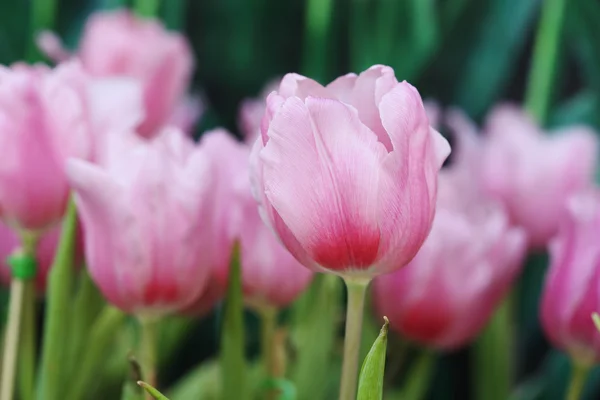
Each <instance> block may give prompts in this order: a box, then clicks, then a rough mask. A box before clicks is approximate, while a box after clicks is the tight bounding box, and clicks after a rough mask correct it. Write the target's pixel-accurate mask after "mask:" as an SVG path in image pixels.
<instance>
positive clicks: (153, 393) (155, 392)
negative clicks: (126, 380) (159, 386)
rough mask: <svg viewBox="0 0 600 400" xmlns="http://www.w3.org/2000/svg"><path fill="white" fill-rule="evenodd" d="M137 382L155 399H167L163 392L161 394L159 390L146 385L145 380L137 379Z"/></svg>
mask: <svg viewBox="0 0 600 400" xmlns="http://www.w3.org/2000/svg"><path fill="white" fill-rule="evenodd" d="M137 384H138V385H140V386H141V387H143V388H144V390H145V391H146V392H148V393H149V394H150V396H152V397H154V398H155V399H156V400H169V399H168V398H167V397H166V396H165V395H164V394H162V393H161V392H159V391H158V390H156V389H155V388H153V387H152V386H150V385H148V384H147V383H146V382H143V381H138V383H137Z"/></svg>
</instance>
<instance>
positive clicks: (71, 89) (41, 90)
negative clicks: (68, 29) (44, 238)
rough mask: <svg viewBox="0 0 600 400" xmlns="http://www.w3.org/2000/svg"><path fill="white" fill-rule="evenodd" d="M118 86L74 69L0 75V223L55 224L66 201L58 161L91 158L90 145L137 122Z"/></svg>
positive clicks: (0, 70) (16, 69)
mask: <svg viewBox="0 0 600 400" xmlns="http://www.w3.org/2000/svg"><path fill="white" fill-rule="evenodd" d="M123 85H124V86H119V83H118V82H113V81H111V82H102V83H101V82H95V81H93V80H91V79H90V78H89V77H88V76H87V75H86V74H85V73H84V71H83V70H82V68H81V67H80V65H79V63H77V62H69V63H65V64H63V65H60V66H58V67H57V68H55V69H54V70H51V69H49V68H47V67H44V66H41V65H38V66H26V65H22V64H17V65H15V66H13V67H11V68H5V67H0V148H2V151H3V157H2V161H1V162H0V216H1V218H2V220H4V222H5V223H7V224H8V225H9V226H10V227H11V228H14V229H19V230H30V231H42V230H45V229H47V228H50V227H51V226H53V225H54V224H56V223H58V222H59V221H60V219H61V218H62V216H63V213H64V212H65V208H66V205H67V199H68V195H69V187H68V183H67V178H66V175H65V172H64V163H65V160H66V159H67V158H70V157H76V158H83V159H91V158H93V157H94V151H95V148H94V146H95V141H96V137H98V136H102V135H103V134H104V131H105V130H110V129H113V128H117V127H121V128H122V127H126V126H128V125H132V124H135V123H137V121H139V119H138V118H137V117H138V116H139V114H136V104H132V105H131V107H129V106H128V105H127V104H125V103H126V102H127V101H128V100H129V99H130V97H131V96H130V93H129V92H128V93H127V94H126V95H123V91H122V90H121V89H123V90H125V91H130V89H131V88H130V87H129V86H127V84H125V83H123ZM104 86H106V87H108V88H110V89H111V92H110V93H108V92H105V91H104V89H102V87H104ZM121 95H123V98H121ZM108 102H110V103H111V104H112V105H107V103H108ZM138 106H139V104H138ZM115 107H119V108H118V109H116V108H115Z"/></svg>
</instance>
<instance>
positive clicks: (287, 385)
mask: <svg viewBox="0 0 600 400" xmlns="http://www.w3.org/2000/svg"><path fill="white" fill-rule="evenodd" d="M262 390H263V391H264V392H267V393H273V390H276V391H277V392H278V396H277V397H276V398H277V400H296V398H297V392H296V386H294V383H293V382H292V381H289V380H287V379H273V378H269V379H267V380H266V381H265V383H264V384H263V386H262Z"/></svg>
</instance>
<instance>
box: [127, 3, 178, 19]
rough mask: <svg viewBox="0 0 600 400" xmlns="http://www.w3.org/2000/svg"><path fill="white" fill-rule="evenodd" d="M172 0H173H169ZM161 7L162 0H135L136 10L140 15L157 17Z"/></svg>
mask: <svg viewBox="0 0 600 400" xmlns="http://www.w3.org/2000/svg"><path fill="white" fill-rule="evenodd" d="M169 1H172V0H169ZM159 8H160V0H135V1H134V10H135V12H136V13H137V15H139V16H140V17H143V18H155V17H156V16H157V15H158V9H159Z"/></svg>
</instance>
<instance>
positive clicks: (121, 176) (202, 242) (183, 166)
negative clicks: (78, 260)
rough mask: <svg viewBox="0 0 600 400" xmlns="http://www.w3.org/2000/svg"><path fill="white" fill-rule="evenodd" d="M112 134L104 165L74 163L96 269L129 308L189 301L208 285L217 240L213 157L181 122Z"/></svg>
mask: <svg viewBox="0 0 600 400" xmlns="http://www.w3.org/2000/svg"><path fill="white" fill-rule="evenodd" d="M109 139H110V140H109V141H108V142H107V153H106V157H105V158H104V160H103V165H101V166H97V165H93V164H91V163H87V162H84V161H78V160H70V161H69V163H68V165H67V172H68V175H69V179H70V182H71V185H72V187H73V189H74V190H75V194H76V196H75V200H76V203H77V206H78V209H79V211H80V214H81V220H82V224H83V229H84V233H85V236H86V243H85V254H86V260H87V262H88V267H89V271H90V275H91V277H92V278H93V279H94V281H95V282H96V284H97V285H98V287H99V288H100V290H101V291H102V292H103V294H104V296H105V297H106V298H107V299H108V300H109V301H110V302H111V303H113V304H114V305H116V306H117V307H119V308H121V309H122V310H124V311H126V312H130V313H134V314H137V315H140V314H154V315H156V314H164V313H168V312H172V311H175V310H178V309H181V308H183V307H185V306H187V305H189V304H190V303H191V302H192V301H193V300H194V299H196V298H197V297H198V296H199V295H200V293H201V292H202V291H203V290H204V287H205V284H206V281H207V278H208V275H209V269H208V268H207V267H206V266H207V265H210V263H211V262H212V257H213V255H212V251H213V249H214V248H215V244H214V241H213V240H214V239H213V238H212V228H211V226H212V223H213V212H214V210H213V209H214V206H213V200H212V197H211V196H212V191H213V186H214V184H213V182H214V179H213V173H212V164H211V162H210V160H209V158H208V157H207V156H206V152H205V151H204V150H202V149H201V148H200V147H198V146H195V145H194V143H193V142H192V141H191V140H190V139H188V138H187V137H185V136H184V134H183V133H182V132H180V131H178V130H175V129H166V130H164V131H162V132H161V133H160V134H159V135H158V136H157V137H155V138H154V139H152V140H150V141H146V140H143V139H142V138H139V137H137V136H135V134H134V133H133V132H132V131H130V132H115V133H114V134H113V135H111V136H109Z"/></svg>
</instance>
